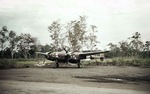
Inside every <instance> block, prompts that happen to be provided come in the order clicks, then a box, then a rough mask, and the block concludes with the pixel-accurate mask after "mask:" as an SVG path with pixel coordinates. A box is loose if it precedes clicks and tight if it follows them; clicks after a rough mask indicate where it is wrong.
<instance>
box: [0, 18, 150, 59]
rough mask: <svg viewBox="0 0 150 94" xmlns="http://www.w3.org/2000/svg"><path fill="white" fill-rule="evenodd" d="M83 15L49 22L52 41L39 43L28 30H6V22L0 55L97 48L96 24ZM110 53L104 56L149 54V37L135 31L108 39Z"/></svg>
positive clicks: (1, 32) (23, 55) (24, 55)
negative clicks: (112, 40) (114, 40)
mask: <svg viewBox="0 0 150 94" xmlns="http://www.w3.org/2000/svg"><path fill="white" fill-rule="evenodd" d="M86 19H87V17H86V16H79V18H78V19H76V20H73V21H70V22H67V23H66V24H62V23H61V21H60V20H56V21H53V22H52V23H51V24H50V25H49V26H48V32H49V33H50V38H51V40H49V41H50V42H51V44H46V45H41V44H39V43H38V42H37V40H38V38H36V37H33V36H32V35H31V34H29V33H21V34H17V33H16V32H15V31H13V30H8V28H7V26H3V27H2V28H1V29H0V58H12V59H13V58H26V59H27V58H35V52H36V51H41V52H48V51H62V50H64V49H66V50H67V51H71V52H74V51H80V50H83V49H84V48H86V49H89V50H91V51H93V50H96V49H98V47H97V44H99V43H100V41H98V39H97V35H96V32H98V31H97V26H95V25H88V24H87V22H86ZM107 46H109V48H110V53H108V54H106V55H107V57H120V56H121V57H143V58H149V57H150V41H146V42H142V39H141V34H140V33H139V32H135V34H133V35H132V36H130V37H129V38H128V39H126V40H125V41H120V42H118V43H117V44H114V43H109V44H108V45H107ZM96 47H97V48H96Z"/></svg>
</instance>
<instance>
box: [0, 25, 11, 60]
mask: <svg viewBox="0 0 150 94" xmlns="http://www.w3.org/2000/svg"><path fill="white" fill-rule="evenodd" d="M8 32H9V31H8V30H7V27H6V26H3V27H2V30H0V47H1V50H2V53H1V57H2V58H3V50H4V48H5V43H6V42H7V40H8V38H9V37H8Z"/></svg>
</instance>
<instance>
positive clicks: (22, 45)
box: [17, 34, 37, 59]
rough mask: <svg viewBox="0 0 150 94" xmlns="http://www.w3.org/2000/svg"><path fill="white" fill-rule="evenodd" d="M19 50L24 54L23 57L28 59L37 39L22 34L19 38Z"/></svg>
mask: <svg viewBox="0 0 150 94" xmlns="http://www.w3.org/2000/svg"><path fill="white" fill-rule="evenodd" d="M18 40H19V41H18V45H17V48H18V50H19V51H20V52H21V53H22V54H23V56H24V57H25V58H26V59H27V58H28V56H29V57H30V53H29V50H30V49H32V47H34V45H36V40H37V39H36V38H35V37H32V36H31V35H30V34H21V35H20V36H18Z"/></svg>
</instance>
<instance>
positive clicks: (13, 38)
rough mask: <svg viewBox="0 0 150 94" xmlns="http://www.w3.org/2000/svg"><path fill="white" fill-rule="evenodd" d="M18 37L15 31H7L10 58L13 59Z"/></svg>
mask: <svg viewBox="0 0 150 94" xmlns="http://www.w3.org/2000/svg"><path fill="white" fill-rule="evenodd" d="M18 41H19V40H18V37H17V35H16V32H15V31H12V30H11V31H10V32H9V44H10V50H11V58H12V59H13V56H14V50H15V48H16V46H17V43H18Z"/></svg>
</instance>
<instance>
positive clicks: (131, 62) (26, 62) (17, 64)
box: [0, 57, 150, 69]
mask: <svg viewBox="0 0 150 94" xmlns="http://www.w3.org/2000/svg"><path fill="white" fill-rule="evenodd" d="M36 63H37V60H36V59H13V60H12V59H0V68H4V69H5V68H28V67H35V64H36ZM81 63H82V64H83V65H87V66H91V65H92V66H93V65H96V66H97V65H101V66H135V67H148V68H150V58H145V59H143V58H134V57H131V58H123V57H116V58H111V59H105V60H104V61H100V60H99V59H97V60H91V61H83V62H81Z"/></svg>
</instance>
